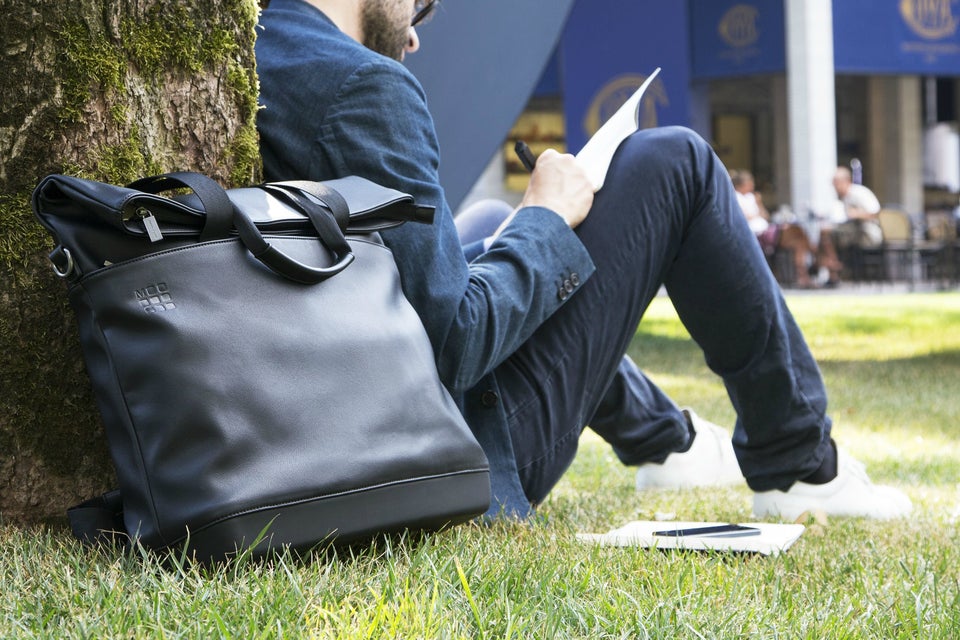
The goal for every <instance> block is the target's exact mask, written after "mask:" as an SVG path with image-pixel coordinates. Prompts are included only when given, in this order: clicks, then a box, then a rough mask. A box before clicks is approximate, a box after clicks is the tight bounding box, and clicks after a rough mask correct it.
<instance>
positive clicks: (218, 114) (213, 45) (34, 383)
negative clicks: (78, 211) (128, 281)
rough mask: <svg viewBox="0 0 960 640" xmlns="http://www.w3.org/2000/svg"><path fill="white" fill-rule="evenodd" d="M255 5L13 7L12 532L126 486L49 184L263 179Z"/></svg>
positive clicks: (2, 450) (3, 241)
mask: <svg viewBox="0 0 960 640" xmlns="http://www.w3.org/2000/svg"><path fill="white" fill-rule="evenodd" d="M258 11H259V7H258V4H257V2H256V0H193V1H192V2H188V3H187V2H184V3H181V2H163V1H162V0H119V1H118V0H112V1H108V0H79V1H77V2H63V0H35V1H34V2H26V1H24V0H0V15H3V16H4V17H3V20H0V51H2V55H3V65H2V67H0V89H2V91H0V95H3V96H4V106H3V108H2V109H0V522H5V523H31V522H40V521H49V520H56V519H62V517H63V514H64V510H65V508H66V507H67V506H69V505H71V504H73V503H75V502H77V501H80V500H82V499H85V498H87V497H90V496H93V495H95V494H97V493H100V492H102V491H105V490H107V489H110V488H112V487H113V482H114V477H113V468H112V463H111V462H110V458H109V454H108V453H107V448H106V441H105V438H104V435H103V429H102V427H101V425H100V419H99V415H98V413H97V411H96V408H95V406H94V403H93V398H92V394H91V390H90V383H89V380H88V379H87V375H86V373H85V370H84V367H83V362H82V359H81V356H80V348H79V343H78V338H77V332H76V329H75V323H74V318H73V314H72V311H71V310H70V308H69V306H68V305H67V303H66V295H65V294H66V290H65V287H64V286H63V284H62V283H60V282H59V280H58V279H57V278H56V277H55V275H54V274H53V272H52V270H51V269H50V265H49V262H48V261H47V259H46V254H47V253H48V252H49V251H50V250H51V249H52V242H51V241H50V239H49V238H48V237H47V236H46V232H45V231H44V230H43V229H42V227H40V225H39V223H37V222H36V221H35V219H34V217H33V213H32V211H31V209H30V194H31V192H32V190H33V188H34V186H35V185H36V184H37V183H38V182H39V181H40V179H41V178H43V177H44V176H45V175H48V174H50V173H68V174H72V175H78V176H82V177H86V178H92V179H95V180H101V181H104V182H110V183H114V184H125V183H127V182H130V181H132V180H134V179H136V178H140V177H143V176H145V175H152V174H155V173H162V172H164V171H173V170H193V171H199V172H202V173H206V174H207V175H210V176H211V177H213V178H215V179H217V180H219V181H220V182H221V183H222V184H224V186H236V185H239V184H247V183H250V182H252V181H255V180H257V179H258V178H259V173H260V169H259V166H260V165H259V153H258V150H257V137H256V129H255V126H254V118H255V112H256V100H257V81H256V73H255V65H254V57H253V44H254V38H255V31H254V29H255V24H256V20H257V14H258Z"/></svg>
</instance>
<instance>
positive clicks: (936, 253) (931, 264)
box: [917, 211, 960, 287]
mask: <svg viewBox="0 0 960 640" xmlns="http://www.w3.org/2000/svg"><path fill="white" fill-rule="evenodd" d="M925 226H926V229H925V230H924V234H923V236H924V239H923V240H922V241H921V242H919V243H918V247H917V254H918V257H919V260H920V264H921V265H922V268H923V275H924V278H926V279H929V280H933V281H936V282H937V284H938V286H940V287H951V286H955V285H956V284H957V282H958V279H960V241H958V239H957V225H956V222H955V221H954V218H953V213H952V212H950V211H934V212H930V213H927V216H926V225H925Z"/></svg>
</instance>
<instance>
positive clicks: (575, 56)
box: [560, 0, 690, 153]
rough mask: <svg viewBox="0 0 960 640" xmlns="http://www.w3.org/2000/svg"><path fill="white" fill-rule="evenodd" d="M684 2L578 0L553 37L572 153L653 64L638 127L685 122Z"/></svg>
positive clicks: (687, 81) (687, 69)
mask: <svg viewBox="0 0 960 640" xmlns="http://www.w3.org/2000/svg"><path fill="white" fill-rule="evenodd" d="M688 33H689V31H688V24H687V11H686V3H685V2H662V1H660V0H635V1H632V2H623V0H578V2H577V3H576V4H575V5H574V7H573V10H572V11H571V12H570V18H569V19H568V20H567V26H566V28H565V29H564V32H563V36H562V37H561V40H560V69H561V73H562V80H563V95H564V117H565V119H566V143H567V150H568V151H570V152H571V153H576V152H577V151H579V150H580V148H581V147H582V146H583V145H584V143H586V141H587V140H588V139H589V137H590V136H591V135H593V133H594V132H595V131H596V130H597V129H598V128H599V127H600V125H601V124H603V123H604V122H605V121H606V119H607V118H608V117H609V116H610V115H612V114H613V113H614V112H615V111H616V110H617V108H618V107H620V105H622V104H623V103H624V102H625V101H626V99H627V98H628V97H629V96H630V95H631V94H632V93H633V92H634V91H635V90H636V89H637V88H638V87H639V86H640V85H641V84H642V83H643V81H644V80H645V79H646V77H647V76H648V75H649V74H650V73H651V72H652V71H653V70H654V69H656V68H657V67H661V68H662V69H663V70H662V71H661V73H660V76H659V77H658V78H657V79H656V80H655V81H654V82H653V84H652V85H651V86H650V87H649V89H648V90H647V93H646V94H645V96H644V99H643V102H642V103H641V120H642V121H641V126H642V127H651V126H662V125H668V124H681V125H688V124H689V122H690V113H689V98H688V94H689V90H690V89H689V87H690V55H689V40H688V38H687V34H688Z"/></svg>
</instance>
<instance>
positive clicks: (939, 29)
mask: <svg viewBox="0 0 960 640" xmlns="http://www.w3.org/2000/svg"><path fill="white" fill-rule="evenodd" d="M958 25H960V0H834V2H833V33H834V45H833V47H834V66H835V68H836V70H837V72H839V73H845V72H846V73H893V74H924V75H943V76H958V75H960V29H958Z"/></svg>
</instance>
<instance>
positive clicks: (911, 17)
mask: <svg viewBox="0 0 960 640" xmlns="http://www.w3.org/2000/svg"><path fill="white" fill-rule="evenodd" d="M956 2H957V0H900V15H901V16H903V20H904V22H906V23H907V26H909V27H910V29H911V30H912V31H913V32H914V33H915V34H917V35H918V36H920V37H921V38H924V39H926V40H942V39H943V38H948V37H950V36H952V35H954V34H955V33H956V32H957V23H958V20H957V18H956V17H954V15H953V5H954V4H956Z"/></svg>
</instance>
